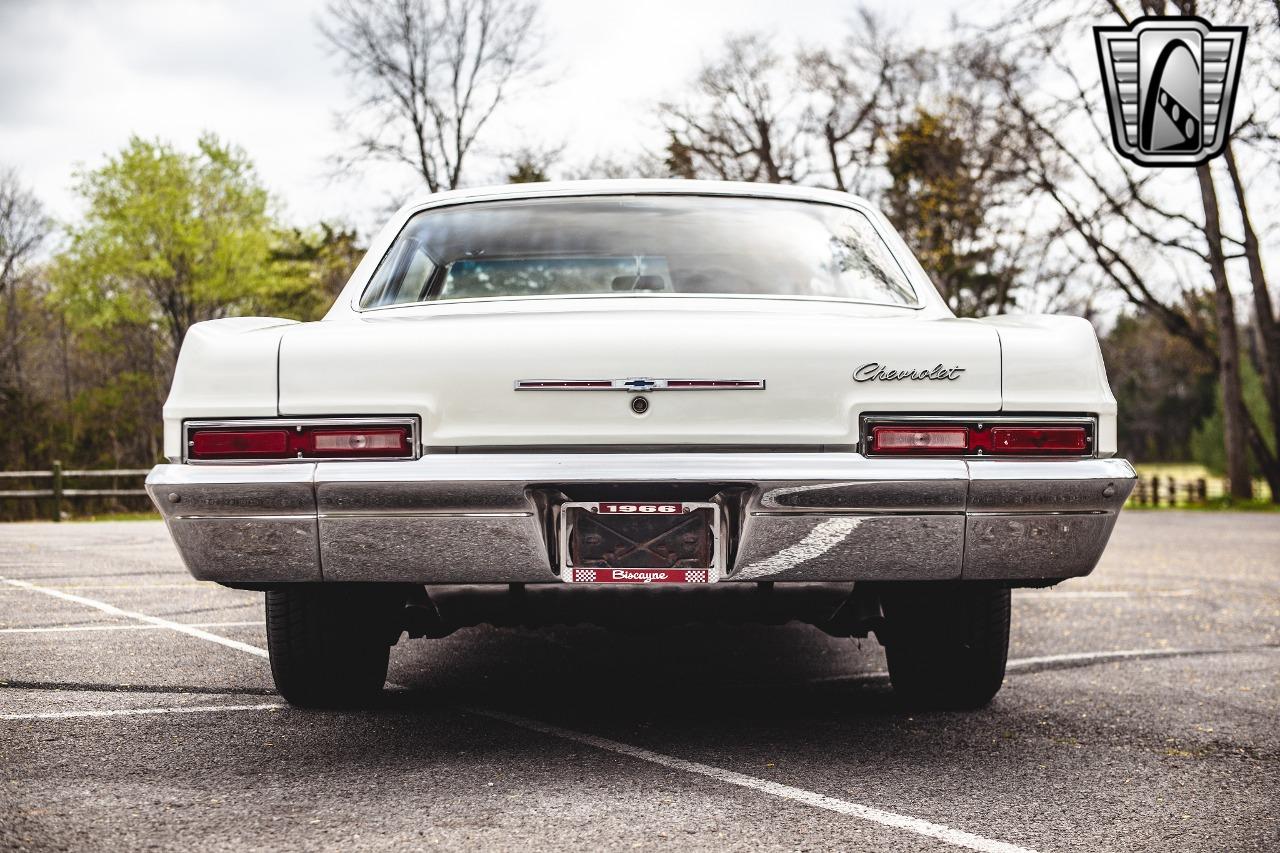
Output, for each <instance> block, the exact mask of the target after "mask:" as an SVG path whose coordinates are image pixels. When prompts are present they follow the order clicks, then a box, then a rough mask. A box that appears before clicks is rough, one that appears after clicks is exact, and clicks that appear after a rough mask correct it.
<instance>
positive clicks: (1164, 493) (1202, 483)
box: [1128, 476, 1271, 506]
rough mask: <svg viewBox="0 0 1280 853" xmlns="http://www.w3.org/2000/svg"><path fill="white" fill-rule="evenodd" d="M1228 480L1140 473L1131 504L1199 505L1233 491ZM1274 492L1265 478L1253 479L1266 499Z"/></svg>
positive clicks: (1256, 489)
mask: <svg viewBox="0 0 1280 853" xmlns="http://www.w3.org/2000/svg"><path fill="white" fill-rule="evenodd" d="M1228 485H1229V484H1228V483H1227V481H1226V480H1223V479H1219V478H1212V479H1210V478H1206V477H1198V478H1195V479H1184V480H1179V479H1177V478H1175V477H1156V476H1151V477H1143V476H1139V477H1138V483H1137V485H1136V486H1134V489H1133V493H1132V494H1130V495H1129V500H1128V504H1129V505H1131V506H1197V505H1200V504H1205V503H1208V502H1209V501H1211V500H1217V499H1219V498H1224V497H1226V496H1227V495H1228V494H1230V489H1229V488H1228ZM1270 494H1271V492H1270V490H1269V489H1268V488H1267V484H1266V481H1265V480H1254V481H1253V495H1254V497H1255V498H1256V499H1259V500H1267V499H1268V498H1269V496H1270Z"/></svg>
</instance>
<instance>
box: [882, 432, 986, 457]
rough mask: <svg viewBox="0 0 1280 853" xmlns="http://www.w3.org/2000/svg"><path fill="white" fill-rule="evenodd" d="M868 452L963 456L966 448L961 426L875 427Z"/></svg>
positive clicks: (967, 439) (966, 443) (967, 435)
mask: <svg viewBox="0 0 1280 853" xmlns="http://www.w3.org/2000/svg"><path fill="white" fill-rule="evenodd" d="M871 449H872V450H873V451H875V452H876V453H964V452H965V451H967V450H968V449H969V430H968V429H966V428H965V427H945V426H939V427H897V426H884V427H875V428H874V429H872V430H871Z"/></svg>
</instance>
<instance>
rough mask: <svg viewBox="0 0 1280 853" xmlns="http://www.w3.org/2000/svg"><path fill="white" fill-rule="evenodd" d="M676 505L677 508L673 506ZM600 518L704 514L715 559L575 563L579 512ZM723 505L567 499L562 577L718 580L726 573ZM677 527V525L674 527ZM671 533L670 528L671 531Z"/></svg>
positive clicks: (578, 580)
mask: <svg viewBox="0 0 1280 853" xmlns="http://www.w3.org/2000/svg"><path fill="white" fill-rule="evenodd" d="M672 507H674V510H672V509H671V508H672ZM584 512H585V513H590V514H591V515H592V516H594V517H596V518H605V517H608V518H620V517H626V516H631V517H649V518H667V519H673V518H674V517H679V518H690V517H691V516H696V517H701V518H703V519H704V520H705V522H706V526H707V528H709V531H708V532H709V535H710V539H711V543H710V544H711V559H710V560H709V561H707V563H708V564H707V565H697V566H690V565H684V566H678V567H673V566H628V567H621V566H604V567H601V566H585V565H584V566H575V565H574V564H573V559H572V555H571V548H570V537H571V536H572V535H573V533H574V527H575V522H576V520H577V518H578V513H584ZM721 518H722V514H721V508H720V505H719V504H716V503H712V502H710V501H567V502H565V503H563V504H560V507H559V520H558V528H559V529H558V533H559V540H560V541H559V565H558V566H557V569H558V571H559V574H560V579H561V580H562V581H564V582H565V583H591V584H654V583H694V584H708V583H716V582H718V581H719V580H720V578H721V577H722V576H723V575H724V571H723V564H724V547H723V537H722V530H721ZM672 529H673V530H674V529H675V528H672ZM668 532H670V531H668Z"/></svg>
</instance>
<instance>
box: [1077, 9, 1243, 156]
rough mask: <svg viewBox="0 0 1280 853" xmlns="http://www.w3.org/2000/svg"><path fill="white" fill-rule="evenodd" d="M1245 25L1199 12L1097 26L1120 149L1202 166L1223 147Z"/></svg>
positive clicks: (1128, 153) (1109, 106)
mask: <svg viewBox="0 0 1280 853" xmlns="http://www.w3.org/2000/svg"><path fill="white" fill-rule="evenodd" d="M1246 32H1248V27H1215V26H1212V25H1211V24H1210V23H1209V22H1208V21H1205V20H1203V19H1202V18H1196V17H1170V18H1138V19H1137V20H1136V21H1134V22H1133V23H1132V24H1130V25H1129V26H1127V27H1094V28H1093V35H1094V38H1095V40H1096V42H1097V48H1098V64H1099V65H1100V66H1101V68H1102V84H1103V89H1104V90H1105V91H1106V94H1107V112H1108V115H1109V116H1110V118H1111V138H1112V140H1113V141H1114V142H1115V146H1116V150H1118V151H1119V152H1120V154H1121V155H1123V156H1124V157H1127V158H1128V159H1130V160H1132V161H1133V162H1135V163H1138V164H1139V165H1142V166H1198V165H1200V164H1201V163H1204V162H1206V161H1207V160H1209V159H1210V158H1212V157H1216V156H1217V155H1219V154H1221V153H1222V149H1223V147H1224V146H1225V145H1226V143H1227V133H1228V131H1229V130H1230V128H1231V109H1232V107H1233V106H1235V97H1236V84H1237V83H1238V82H1239V80H1240V60H1241V56H1242V54H1243V53H1244V37H1245V33H1246Z"/></svg>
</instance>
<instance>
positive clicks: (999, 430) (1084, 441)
mask: <svg viewBox="0 0 1280 853" xmlns="http://www.w3.org/2000/svg"><path fill="white" fill-rule="evenodd" d="M989 433H990V436H991V440H990V446H989V447H988V448H987V450H988V452H990V453H1030V454H1038V453H1075V454H1079V453H1084V452H1086V451H1087V450H1088V449H1089V436H1088V434H1087V433H1086V431H1085V428H1084V427H1078V426H1072V427H1031V426H1016V427H992V428H991V429H990V430H989Z"/></svg>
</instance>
